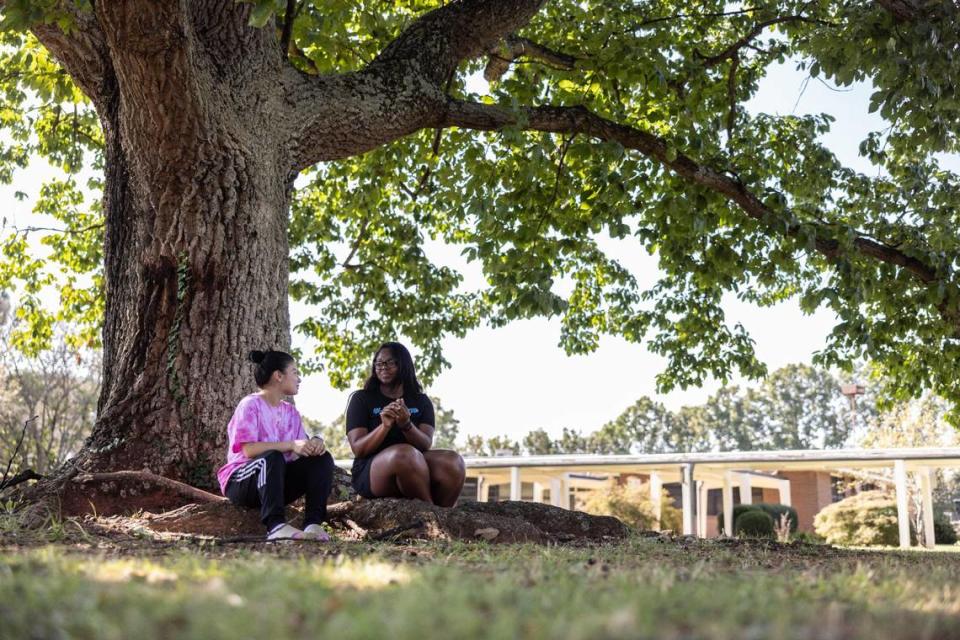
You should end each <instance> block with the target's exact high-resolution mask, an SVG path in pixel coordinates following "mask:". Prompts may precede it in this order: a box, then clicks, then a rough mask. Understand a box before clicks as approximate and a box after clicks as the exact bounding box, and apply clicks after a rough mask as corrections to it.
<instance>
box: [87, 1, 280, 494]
mask: <svg viewBox="0 0 960 640" xmlns="http://www.w3.org/2000/svg"><path fill="white" fill-rule="evenodd" d="M101 11H102V14H103V15H101V20H102V21H105V22H108V23H109V22H111V21H114V22H115V23H116V25H115V26H116V29H115V30H114V31H112V32H108V33H112V34H113V37H112V38H111V39H110V46H111V54H112V57H113V58H114V61H115V63H114V68H115V69H118V71H117V73H116V75H111V76H109V77H108V78H107V80H106V82H105V83H104V89H105V91H103V93H101V96H102V99H101V101H100V104H99V108H100V113H101V119H102V124H103V129H104V133H105V141H106V167H107V172H106V184H105V203H104V204H105V218H106V236H105V277H106V283H105V288H106V313H105V318H104V330H103V346H104V358H103V386H102V391H101V396H100V401H99V407H98V409H99V411H98V415H99V417H98V419H97V422H96V424H95V426H94V429H93V434H92V436H91V438H90V440H89V442H88V443H87V445H86V447H85V448H84V450H83V452H82V454H81V456H80V457H79V460H78V462H79V463H80V464H79V466H80V467H81V468H83V469H84V470H87V471H101V472H102V471H114V470H120V469H142V468H148V469H149V470H150V471H152V472H154V473H157V474H160V475H165V476H169V477H172V478H175V479H178V480H182V481H184V482H188V483H190V484H192V485H194V486H198V487H205V488H210V487H213V486H215V484H216V480H215V477H214V473H215V470H216V466H217V465H218V464H222V462H223V459H224V454H225V436H226V425H227V422H228V420H229V418H230V414H231V412H232V410H233V407H234V406H235V405H236V403H237V401H238V400H239V399H240V398H241V397H242V396H243V395H244V394H246V393H249V392H250V391H251V390H253V389H254V388H255V387H254V386H253V377H252V369H251V366H250V364H249V363H247V361H246V353H247V352H248V351H249V350H250V349H254V348H259V349H264V348H274V349H285V348H286V347H287V346H288V344H289V316H288V309H287V284H288V270H287V260H288V247H287V237H286V225H287V219H288V216H287V214H288V207H289V203H290V198H289V194H290V187H291V177H292V176H291V169H290V164H291V163H290V161H289V160H287V159H285V158H282V157H279V155H280V152H279V149H280V145H279V144H278V143H279V141H278V140H276V139H275V138H274V139H272V138H271V137H270V135H269V134H270V133H271V131H270V129H269V127H268V126H267V125H268V122H269V115H268V114H267V113H266V111H267V109H268V108H269V106H270V105H271V104H272V103H273V102H274V100H275V99H274V98H273V95H275V94H276V93H277V92H276V88H275V87H268V86H266V83H258V82H255V81H254V82H249V83H245V82H244V83H241V82H238V81H237V78H235V77H227V78H222V77H220V78H218V77H217V74H216V70H215V69H213V68H211V66H210V65H209V61H211V60H212V59H213V58H219V59H220V60H221V61H222V60H223V58H226V57H228V55H227V53H225V52H222V51H217V52H215V51H210V50H209V48H207V49H206V50H203V48H201V47H200V44H199V43H198V42H197V41H196V40H195V39H193V38H192V37H191V36H193V35H194V34H193V33H191V31H190V29H188V28H186V27H183V26H182V25H180V24H179V23H178V22H177V19H179V18H180V16H173V15H171V16H164V15H163V14H162V13H154V14H149V13H148V14H146V15H143V14H140V15H135V16H131V15H119V14H121V12H120V11H117V14H118V15H113V14H110V13H109V11H110V10H109V9H102V10H101ZM164 28H166V29H170V28H179V29H182V30H183V33H181V34H180V35H181V36H183V40H182V41H180V42H179V45H178V46H175V47H172V46H171V42H170V41H166V42H164V43H163V45H162V54H163V55H158V51H156V50H154V49H153V47H152V46H150V45H151V43H150V42H149V41H148V40H139V41H131V38H130V37H129V34H130V32H131V30H134V31H136V32H139V33H145V34H156V33H158V32H162V31H163V29H164ZM249 33H250V34H251V39H250V40H251V41H250V42H249V44H250V47H251V50H248V51H247V53H248V54H250V59H251V60H253V61H254V64H256V61H257V60H261V61H267V62H269V59H270V58H273V59H274V60H275V61H276V62H278V61H279V56H278V54H276V53H274V52H267V51H265V50H261V49H258V48H257V45H258V44H262V43H260V42H259V41H258V37H257V36H258V35H260V34H259V33H258V32H256V31H249ZM259 40H262V38H260V39H259ZM205 46H206V47H209V46H210V41H209V40H208V41H207V42H206V43H205ZM211 56H212V57H211ZM118 63H119V64H118ZM261 70H262V68H261ZM274 77H275V76H274ZM247 80H249V77H247ZM239 88H242V91H241V90H238V89H239ZM261 90H262V91H263V94H261V95H258V91H261ZM251 105H263V107H264V108H261V109H251ZM271 143H272V144H271ZM271 146H272V148H271Z"/></svg>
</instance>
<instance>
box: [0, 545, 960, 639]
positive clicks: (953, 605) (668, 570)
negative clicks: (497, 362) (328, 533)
mask: <svg viewBox="0 0 960 640" xmlns="http://www.w3.org/2000/svg"><path fill="white" fill-rule="evenodd" d="M381 637H387V638H396V639H404V638H410V639H417V640H421V639H426V638H443V639H449V638H456V639H459V638H637V637H640V638H647V637H649V638H811V639H813V638H837V639H840V638H844V639H845V638H871V639H877V638H910V639H911V640H913V639H918V638H936V639H941V638H960V554H953V553H928V552H923V551H912V552H898V551H883V552H873V551H863V550H856V551H841V550H836V549H831V548H829V547H818V546H812V545H804V546H796V547H785V548H784V547H781V548H777V547H774V548H771V547H769V546H766V545H764V544H762V543H750V544H744V543H740V542H737V541H732V542H730V543H725V544H724V543H716V542H707V541H693V540H689V539H682V538H678V539H672V540H671V539H656V538H640V537H638V538H635V539H632V540H629V541H627V542H624V543H621V544H617V545H610V546H602V547H537V546H527V545H518V546H488V545H486V544H481V543H475V544H465V543H448V542H404V543H378V544H370V543H357V542H334V543H330V544H326V545H321V544H293V545H291V544H285V545H265V544H260V545H244V546H239V547H238V546H236V545H234V546H200V545H198V544H197V543H195V542H193V543H183V542H179V543H163V544H158V543H155V542H150V541H140V542H136V543H134V544H133V545H129V544H127V545H119V546H118V545H116V544H112V543H109V542H103V541H97V540H90V541H87V542H67V541H64V542H61V543H59V544H35V543H31V544H27V545H24V544H22V543H21V542H18V541H17V540H16V539H15V538H14V539H12V538H11V537H10V536H0V638H4V639H5V638H18V639H27V638H117V639H121V638H122V639H124V640H126V639H129V638H133V639H135V640H149V639H152V638H198V639H200V638H202V639H204V640H207V639H212V638H230V639H231V640H237V639H242V638H336V639H338V640H340V639H343V640H346V639H349V638H381Z"/></svg>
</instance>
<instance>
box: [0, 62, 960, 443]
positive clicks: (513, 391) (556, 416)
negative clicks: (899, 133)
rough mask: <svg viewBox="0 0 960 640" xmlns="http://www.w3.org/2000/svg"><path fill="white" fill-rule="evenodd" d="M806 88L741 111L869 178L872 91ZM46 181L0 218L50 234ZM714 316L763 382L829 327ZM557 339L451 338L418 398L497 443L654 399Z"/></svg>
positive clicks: (613, 352)
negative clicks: (750, 346)
mask: <svg viewBox="0 0 960 640" xmlns="http://www.w3.org/2000/svg"><path fill="white" fill-rule="evenodd" d="M806 77H807V76H806V74H805V73H803V72H798V71H796V70H795V69H794V68H793V64H791V63H788V64H786V65H781V66H779V67H776V68H773V69H771V72H770V74H769V75H768V77H767V78H766V79H765V80H764V81H763V82H762V83H761V87H760V91H759V93H758V96H757V97H756V98H755V99H754V100H752V101H751V102H750V103H749V104H748V105H747V106H748V108H749V109H750V110H751V111H753V112H766V113H776V114H781V115H782V114H791V113H792V114H798V115H799V114H803V113H820V112H827V113H830V114H832V115H833V116H834V117H835V118H836V122H835V123H834V125H833V128H832V132H831V133H830V134H829V135H828V136H827V138H826V140H825V142H826V144H827V145H828V146H829V147H830V148H831V149H832V150H833V151H834V153H836V154H837V155H838V156H839V158H840V159H841V161H842V162H844V163H845V164H846V165H847V166H849V167H852V168H855V169H859V170H862V171H867V170H869V166H868V165H867V163H865V162H864V161H863V160H862V159H861V158H859V157H858V155H857V148H858V145H859V143H860V141H861V140H863V138H864V137H865V135H866V134H867V132H869V131H874V130H879V129H882V128H883V122H882V120H881V119H880V118H879V117H878V116H877V115H876V114H868V113H867V104H868V100H869V95H870V93H871V90H870V88H869V87H868V86H858V87H856V88H854V89H853V90H849V91H846V90H845V91H837V90H835V89H832V88H830V87H828V86H827V85H825V84H824V83H822V82H820V81H818V80H815V79H814V80H810V81H809V82H807V81H806V80H805V79H806ZM479 82H481V83H482V81H479ZM805 84H806V88H805V90H804V85H805ZM474 90H478V91H482V88H480V87H475V88H474ZM945 160H946V161H945V162H944V165H945V166H950V167H951V168H952V169H953V170H955V171H960V159H958V158H956V157H953V158H947V159H945ZM50 175H52V172H51V170H50V169H49V168H45V167H43V166H42V165H41V163H36V164H35V166H32V167H31V168H30V169H28V170H27V171H24V172H21V174H19V175H18V178H17V180H16V183H15V184H14V185H0V203H3V204H2V215H3V216H5V217H6V218H7V222H8V224H14V225H16V226H20V227H24V226H32V225H33V226H45V225H50V223H49V221H47V220H45V219H44V218H43V217H41V216H36V215H34V214H33V213H32V212H31V208H32V206H33V201H34V199H35V197H36V195H37V193H38V192H39V186H40V184H41V183H42V182H43V180H44V179H46V178H47V177H49V176H50ZM18 190H19V191H24V192H26V193H28V194H29V195H30V198H29V199H28V200H26V201H25V202H19V201H17V200H16V199H15V198H14V197H13V196H14V192H15V191H18ZM609 247H610V251H611V252H614V253H615V254H616V255H617V256H619V257H620V258H621V260H622V262H623V264H624V265H625V266H628V267H629V268H630V269H631V270H632V271H633V272H634V273H635V274H636V275H637V276H638V278H639V279H640V280H641V282H643V281H653V280H654V279H655V278H656V265H655V261H654V260H653V259H652V258H650V257H649V256H647V255H646V252H645V251H644V250H642V248H641V247H640V245H639V244H638V243H637V244H632V243H629V242H618V243H612V242H611V243H610V245H609ZM432 251H433V252H437V253H436V256H435V257H436V259H439V260H442V261H444V262H448V261H453V260H455V258H451V256H455V255H456V252H450V251H444V249H443V247H433V248H432ZM432 257H433V256H432ZM468 277H469V278H471V279H472V278H475V277H477V276H476V271H475V270H474V271H473V272H472V273H471V272H470V270H469V269H468ZM724 308H725V310H726V312H727V319H728V322H729V323H730V324H731V325H732V324H733V323H736V322H740V323H742V324H743V325H744V326H745V327H746V328H747V329H748V331H749V332H750V334H751V335H752V337H753V338H754V340H755V341H756V350H757V354H758V356H759V358H760V359H761V360H762V361H763V362H765V363H766V364H767V366H768V367H769V369H770V370H771V371H773V370H774V369H776V368H778V367H781V366H783V365H786V364H788V363H792V362H809V361H810V358H811V356H812V355H813V353H814V352H815V351H816V350H817V349H819V348H820V347H821V346H822V345H823V343H824V337H825V336H826V334H827V333H828V332H829V331H830V329H831V328H832V326H833V315H832V313H829V312H824V311H820V312H818V313H816V314H814V315H812V316H805V315H803V314H802V313H801V312H800V310H799V307H798V306H797V304H796V302H793V301H790V302H786V303H784V304H781V305H779V306H777V307H774V308H768V309H758V308H755V307H752V306H749V305H746V304H743V303H740V302H739V301H737V300H736V299H735V298H732V297H731V298H730V299H729V300H728V301H727V302H726V304H725V306H724ZM308 311H309V310H308V309H307V308H306V307H305V306H304V305H300V304H293V305H292V307H291V319H292V321H293V324H294V325H295V324H297V323H298V322H299V321H300V320H302V319H303V318H304V317H305V316H306V315H307V314H308ZM559 336H560V323H559V321H556V320H554V321H548V320H526V321H520V322H514V323H512V324H511V325H509V326H507V327H504V328H501V329H490V328H482V329H479V330H476V331H474V332H472V333H470V334H469V335H467V336H466V337H465V338H462V339H459V338H450V339H448V340H446V341H445V342H444V352H445V354H446V357H447V359H448V360H449V361H450V362H451V363H452V367H451V368H450V369H448V370H446V371H445V372H444V373H442V374H441V375H440V377H439V378H438V379H437V380H436V381H435V382H434V384H433V385H431V386H430V387H429V388H428V389H427V392H428V393H430V395H433V396H438V397H439V398H441V400H442V401H443V404H444V406H445V407H446V408H448V409H452V410H453V411H454V413H455V415H456V417H457V418H458V419H459V420H460V422H461V434H462V435H465V434H480V435H483V436H485V437H490V436H494V435H504V434H506V435H509V436H510V437H512V438H514V439H520V438H522V437H523V435H524V434H525V433H527V432H528V431H530V430H532V429H536V428H543V429H545V430H546V431H547V432H549V433H550V434H552V435H559V434H560V432H561V431H562V429H563V428H564V427H572V428H576V429H580V430H582V431H584V432H589V431H593V430H595V429H597V428H599V427H600V426H601V425H602V424H603V423H605V422H606V421H608V420H611V419H613V418H615V417H616V416H617V415H619V414H620V412H622V411H623V410H624V409H625V408H626V407H628V406H629V405H631V404H632V403H633V402H634V401H635V400H637V399H638V398H640V397H641V396H644V395H648V396H652V397H655V396H657V394H656V390H655V382H654V378H655V376H656V374H657V373H658V372H660V371H661V370H662V369H663V367H664V365H665V362H664V361H663V360H662V359H661V358H659V357H658V356H655V355H653V354H651V353H649V352H648V351H647V350H646V349H645V348H644V347H643V346H641V345H636V344H630V343H627V342H626V341H624V340H622V339H619V338H612V337H607V338H605V339H603V340H602V341H601V343H600V347H599V348H598V349H597V351H596V352H595V353H593V354H591V355H588V356H576V357H567V356H566V355H565V354H564V353H563V351H562V350H561V349H560V348H559V347H558V346H557V343H558V340H559ZM294 343H295V345H296V344H297V336H294ZM371 355H372V354H371ZM719 386H720V383H719V382H716V381H714V382H712V383H710V384H708V385H706V386H704V387H703V388H699V389H687V390H677V391H674V392H672V393H670V394H667V395H664V396H660V397H659V398H658V399H659V400H660V401H662V402H663V403H664V404H666V405H667V406H668V407H670V408H673V409H677V408H679V407H680V406H683V405H689V404H699V403H701V402H703V401H704V400H705V399H706V398H707V397H708V396H709V395H710V394H711V393H713V392H714V391H716V389H717V388H718V387H719ZM346 398H347V392H342V391H337V390H335V389H333V388H331V387H330V385H329V383H328V381H327V379H326V377H325V376H323V375H315V376H310V377H308V378H306V379H305V380H304V381H303V384H302V385H301V387H300V395H299V396H298V397H297V405H298V406H299V407H300V410H301V412H302V413H304V414H305V415H307V416H310V417H313V418H317V419H320V420H323V421H331V420H333V419H334V418H336V417H337V415H338V414H340V413H341V412H342V411H343V410H344V406H345V403H346Z"/></svg>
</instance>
